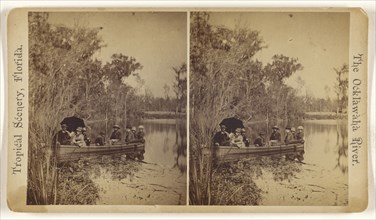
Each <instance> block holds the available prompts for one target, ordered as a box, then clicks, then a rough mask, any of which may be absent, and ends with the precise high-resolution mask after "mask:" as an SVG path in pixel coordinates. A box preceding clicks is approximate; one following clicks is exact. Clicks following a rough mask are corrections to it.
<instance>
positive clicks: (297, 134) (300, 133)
mask: <svg viewBox="0 0 376 220" xmlns="http://www.w3.org/2000/svg"><path fill="white" fill-rule="evenodd" d="M296 140H298V141H301V140H304V133H303V132H298V133H296Z"/></svg>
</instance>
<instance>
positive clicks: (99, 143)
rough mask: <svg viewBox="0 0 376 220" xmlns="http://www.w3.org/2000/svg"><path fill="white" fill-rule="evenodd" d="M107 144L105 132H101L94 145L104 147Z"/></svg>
mask: <svg viewBox="0 0 376 220" xmlns="http://www.w3.org/2000/svg"><path fill="white" fill-rule="evenodd" d="M105 143H106V137H105V136H104V132H103V131H101V132H100V133H99V136H98V137H97V138H96V139H95V141H94V144H95V145H96V146H103V145H104V144H105Z"/></svg>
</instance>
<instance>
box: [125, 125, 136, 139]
mask: <svg viewBox="0 0 376 220" xmlns="http://www.w3.org/2000/svg"><path fill="white" fill-rule="evenodd" d="M134 139H135V137H134V134H133V132H132V127H131V126H129V125H127V127H126V128H125V143H132V142H133V141H134Z"/></svg>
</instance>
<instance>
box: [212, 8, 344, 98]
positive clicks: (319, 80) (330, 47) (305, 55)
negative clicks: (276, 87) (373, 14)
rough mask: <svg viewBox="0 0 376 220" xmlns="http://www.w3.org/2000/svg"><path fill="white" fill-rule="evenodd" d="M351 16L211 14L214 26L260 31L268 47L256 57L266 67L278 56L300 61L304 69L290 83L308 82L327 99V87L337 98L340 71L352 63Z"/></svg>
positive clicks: (323, 13)
mask: <svg viewBox="0 0 376 220" xmlns="http://www.w3.org/2000/svg"><path fill="white" fill-rule="evenodd" d="M349 19H350V16H349V13H332V12H331V13H325V12H318V13H317V12H316V13H308V12H306V13H303V12H300V13H295V12H292V13H265V12H264V13H255V12H244V13H239V12H236V13H210V19H209V21H210V23H211V24H213V25H222V26H225V27H229V28H234V27H235V25H236V24H240V26H243V27H244V26H246V27H249V28H250V29H252V30H257V31H260V35H261V36H262V37H263V39H264V41H265V43H266V44H267V45H268V48H266V49H263V50H262V51H261V52H259V53H257V54H256V56H255V58H257V59H259V60H260V61H262V62H263V64H264V65H265V64H266V63H268V62H271V58H272V56H273V55H274V54H284V55H286V56H289V57H295V58H298V59H299V61H300V63H301V64H302V65H303V66H304V69H303V70H302V71H299V72H296V73H295V74H294V75H293V76H292V77H291V78H290V79H289V80H288V81H287V83H288V84H289V85H291V86H293V87H295V86H296V83H295V82H296V78H297V77H298V76H301V78H302V79H303V80H304V81H305V83H306V88H307V89H308V90H310V91H311V93H312V95H314V96H315V97H323V98H325V97H326V95H325V90H324V88H325V86H326V85H328V86H329V87H330V89H331V94H330V95H331V97H335V95H334V83H335V80H336V75H335V72H334V70H333V68H334V67H336V68H339V67H340V66H341V65H343V64H344V63H346V64H348V60H349V25H350V23H349V22H350V20H349Z"/></svg>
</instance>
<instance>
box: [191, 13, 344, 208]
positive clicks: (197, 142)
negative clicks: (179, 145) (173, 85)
mask: <svg viewBox="0 0 376 220" xmlns="http://www.w3.org/2000/svg"><path fill="white" fill-rule="evenodd" d="M190 21H191V23H190V33H191V34H190V114H191V115H190V145H191V146H190V154H191V158H192V159H191V164H190V184H189V186H190V197H189V198H190V204H194V205H203V204H209V205H211V204H213V203H212V202H213V199H212V192H211V189H212V185H211V184H212V182H211V181H212V173H213V172H214V170H213V169H214V168H213V167H212V164H211V162H210V160H207V159H206V158H205V153H204V152H205V149H206V148H211V147H212V137H213V135H214V133H215V132H216V130H217V129H218V125H219V123H220V122H221V120H222V119H224V118H227V117H237V118H239V119H241V120H242V121H243V122H248V121H265V122H266V123H269V125H268V126H267V127H269V126H270V125H271V124H272V125H278V126H286V125H289V123H292V122H293V121H297V119H303V118H304V117H305V112H309V111H333V110H334V111H335V112H336V113H339V112H343V111H344V110H345V106H347V85H348V83H347V78H346V76H347V75H348V74H347V73H348V68H347V65H346V64H344V65H343V66H342V67H341V68H339V69H334V71H333V73H332V74H336V76H337V84H336V85H333V87H335V92H336V94H337V99H336V100H331V99H329V98H328V99H317V98H314V97H313V96H312V95H310V94H309V93H307V92H306V90H305V89H306V87H305V82H304V81H303V80H302V79H301V78H299V77H297V78H298V81H297V84H298V86H297V87H294V88H293V87H291V86H289V85H288V84H286V80H287V79H289V78H290V77H291V76H292V75H296V74H299V72H301V71H303V65H302V64H301V63H300V62H299V60H298V58H295V57H288V56H286V55H283V54H279V53H278V51H275V53H276V54H275V55H273V56H272V57H270V62H268V63H263V62H261V61H260V60H258V59H257V58H256V57H255V55H256V54H258V53H260V52H261V51H263V50H264V49H266V48H267V46H268V45H267V42H265V41H264V40H263V37H262V36H261V34H260V32H259V31H257V30H252V29H250V28H248V27H242V26H240V25H236V26H235V27H234V28H227V27H224V26H217V25H212V24H211V23H210V14H209V13H205V12H192V13H191V19H190ZM239 23H240V22H239ZM328 74H329V73H328ZM329 90H330V88H328V89H327V92H328V93H329ZM304 93H305V94H306V95H301V94H304ZM328 93H327V94H328Z"/></svg>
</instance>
